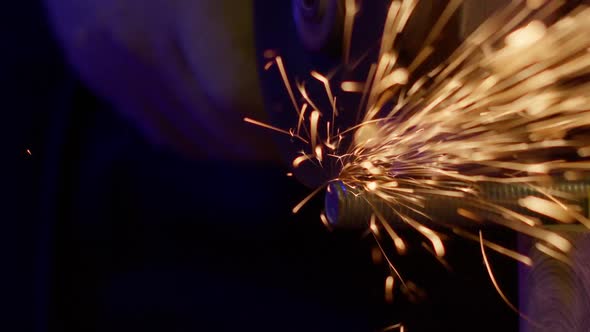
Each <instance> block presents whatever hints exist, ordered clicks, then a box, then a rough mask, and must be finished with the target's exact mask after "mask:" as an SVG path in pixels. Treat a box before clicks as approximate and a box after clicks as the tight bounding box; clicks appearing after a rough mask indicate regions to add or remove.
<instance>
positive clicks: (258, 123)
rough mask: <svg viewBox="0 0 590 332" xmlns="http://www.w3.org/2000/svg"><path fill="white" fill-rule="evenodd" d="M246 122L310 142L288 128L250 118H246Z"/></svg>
mask: <svg viewBox="0 0 590 332" xmlns="http://www.w3.org/2000/svg"><path fill="white" fill-rule="evenodd" d="M244 122H247V123H250V124H253V125H256V126H259V127H263V128H266V129H270V130H274V131H276V132H279V133H281V134H285V135H289V136H291V137H295V138H297V139H299V140H301V141H302V142H304V143H305V144H308V142H307V140H306V139H305V138H303V137H301V136H299V135H294V134H293V133H292V132H290V131H288V130H284V129H281V128H277V127H275V126H271V125H269V124H266V123H264V122H260V121H257V120H253V119H250V118H244Z"/></svg>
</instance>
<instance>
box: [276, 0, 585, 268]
mask: <svg viewBox="0 0 590 332" xmlns="http://www.w3.org/2000/svg"><path fill="white" fill-rule="evenodd" d="M347 3H348V2H347ZM461 3H462V1H459V0H451V1H449V2H448V4H447V6H446V7H445V8H444V10H443V11H442V13H441V14H440V16H439V17H438V19H437V20H436V21H435V22H434V24H433V25H432V27H431V29H430V30H429V31H430V32H429V34H428V35H427V37H426V38H425V40H424V41H423V44H422V48H421V49H420V50H419V51H418V53H417V55H416V56H415V57H414V58H413V59H412V61H411V62H410V63H409V64H407V65H406V66H404V65H402V63H401V61H399V51H398V50H399V45H398V37H399V35H400V33H401V32H403V31H404V28H405V27H406V25H407V23H408V20H409V18H410V17H411V16H412V14H413V11H414V10H415V8H416V4H417V1H416V0H404V1H397V0H396V1H392V2H391V5H390V9H389V11H388V14H387V18H386V22H385V30H384V31H383V35H382V39H381V42H380V49H379V50H378V56H377V58H376V61H375V62H374V63H373V64H372V66H370V68H371V70H369V76H368V77H367V79H366V81H365V82H342V83H341V86H340V88H341V90H342V92H343V93H359V94H362V98H361V100H362V101H361V103H362V105H361V107H360V110H361V111H362V112H361V114H360V116H359V119H360V120H359V122H358V123H357V124H355V125H354V126H353V127H351V128H344V129H342V130H339V129H337V128H339V127H338V125H337V122H338V118H337V116H338V114H337V111H336V106H335V104H336V97H335V96H334V95H333V94H332V91H333V90H331V89H330V82H329V80H328V79H327V78H325V77H324V76H322V75H321V74H320V73H318V72H312V73H310V75H311V76H312V77H313V78H314V79H316V80H319V81H321V82H322V83H324V84H325V86H326V95H327V96H328V98H329V99H330V102H331V106H332V108H333V113H334V114H333V115H334V116H336V118H334V117H332V118H330V119H329V121H330V122H331V123H329V124H328V128H331V129H329V130H328V131H327V133H326V136H327V137H320V134H319V131H318V130H317V128H320V127H322V124H321V122H322V121H325V118H324V117H320V116H319V115H320V111H321V110H318V109H317V108H316V106H315V104H314V103H313V101H312V99H311V98H310V96H309V95H307V93H306V92H305V90H304V89H303V90H302V89H299V91H300V93H301V94H302V96H301V98H296V97H294V96H293V92H292V91H293V89H292V87H291V83H290V82H289V79H288V77H287V74H286V70H285V67H284V64H283V59H282V58H280V57H279V58H277V59H275V63H276V64H277V65H278V66H279V70H280V73H281V76H282V77H283V80H284V84H285V87H286V91H287V92H288V93H289V95H290V96H291V100H292V101H293V107H294V111H295V112H296V114H297V115H298V116H299V117H300V118H301V119H300V121H299V123H298V124H297V123H295V124H294V126H295V127H296V128H297V130H294V129H291V130H287V131H284V130H279V131H281V132H283V133H289V134H290V135H291V136H294V137H299V135H302V134H303V131H301V130H300V128H301V127H302V124H303V126H304V128H305V129H306V130H305V133H306V134H307V135H308V136H309V137H305V138H302V139H303V140H305V141H306V142H309V151H304V152H302V155H301V156H300V157H299V158H297V159H296V160H295V162H294V163H293V165H294V166H295V167H297V166H299V165H300V164H301V163H303V162H315V163H317V165H318V166H319V167H321V165H323V164H325V163H326V162H328V161H330V160H331V161H334V163H335V164H338V165H339V167H340V172H339V175H338V176H337V178H335V179H332V181H341V182H342V183H344V184H345V185H346V186H347V187H348V188H350V189H351V190H353V191H354V192H355V194H356V195H359V196H361V197H362V196H363V195H365V194H367V193H370V194H371V195H373V196H375V197H378V198H379V199H381V200H382V201H383V202H385V203H386V205H387V206H388V208H390V209H391V210H392V211H393V213H394V214H396V215H397V217H398V219H399V221H400V222H401V223H402V224H405V225H406V226H409V227H410V228H411V229H414V230H415V231H417V232H418V233H419V234H421V235H422V236H423V237H424V238H425V240H427V241H428V242H429V243H430V245H431V247H432V252H433V253H434V254H435V256H439V257H442V256H444V255H445V248H444V243H443V237H442V236H441V234H440V232H441V229H440V228H437V229H436V230H435V229H433V228H432V227H431V223H430V222H426V223H425V222H423V220H422V219H424V220H427V221H432V223H433V224H436V225H437V226H442V229H444V228H445V227H446V228H447V229H446V230H447V231H449V233H454V234H457V235H459V236H462V237H464V238H467V239H472V240H475V241H480V242H481V245H482V246H487V247H488V248H490V249H492V250H495V251H497V252H500V253H502V254H505V255H507V256H509V257H512V258H514V259H517V260H519V261H521V262H525V263H527V264H530V259H529V258H528V257H526V256H523V255H521V254H519V253H516V252H514V251H512V250H509V249H508V248H503V247H501V246H498V245H496V244H493V243H491V242H488V241H483V240H481V238H480V237H478V235H477V234H478V233H477V231H475V232H473V230H469V229H456V228H455V227H454V226H453V225H452V223H451V222H450V221H449V220H437V216H435V215H427V214H426V213H425V212H424V205H425V202H426V201H427V200H428V199H431V198H432V197H437V196H438V197H455V198H460V199H464V200H465V201H466V202H469V203H470V204H469V207H467V206H466V207H463V208H459V209H457V211H456V214H457V216H462V217H466V218H467V219H469V220H472V221H473V223H474V225H476V226H477V225H478V224H480V223H481V221H482V220H486V221H488V222H492V223H496V224H499V225H501V226H503V227H506V228H507V229H512V230H514V231H517V232H520V233H523V234H526V235H528V236H531V237H533V238H536V239H537V240H539V241H541V243H543V244H544V245H545V246H547V247H548V248H550V249H551V250H547V251H546V253H548V254H550V255H553V256H554V257H556V258H558V259H559V258H560V257H564V255H566V254H567V252H568V251H569V250H570V249H571V244H570V243H569V241H568V240H566V239H565V238H563V237H561V236H560V235H558V234H556V233H553V232H551V231H548V230H546V229H544V228H543V227H542V225H541V223H540V222H539V219H538V218H537V217H535V216H538V215H543V216H544V217H546V218H547V219H551V220H553V221H554V222H557V223H581V224H583V225H585V226H586V227H590V220H589V219H588V218H587V216H584V215H582V214H581V213H579V208H577V207H576V206H574V205H572V204H571V202H570V201H569V200H568V194H567V193H565V192H559V191H550V190H545V189H543V188H546V187H547V186H546V185H547V184H548V183H551V182H554V181H556V179H567V180H570V179H574V178H575V179H582V178H587V176H588V175H589V174H588V173H589V171H590V159H589V157H590V130H589V129H590V79H589V78H590V34H589V33H586V32H587V31H590V8H588V7H586V6H579V7H576V8H574V9H567V10H566V9H565V2H564V1H551V0H547V1H541V0H537V1H533V0H529V1H523V0H514V1H512V2H511V3H510V4H509V5H508V6H506V7H505V8H503V9H501V10H500V11H498V12H497V13H495V14H494V15H492V16H491V17H490V18H489V19H487V20H486V21H485V22H484V23H482V24H481V25H480V26H479V27H478V28H477V29H476V30H475V31H474V32H473V33H472V34H471V35H469V36H468V37H467V38H466V40H465V41H464V42H463V43H462V44H461V45H460V46H459V47H457V49H456V50H455V51H454V52H453V53H452V54H451V55H450V56H449V57H448V58H447V59H446V60H444V61H443V62H441V63H440V64H438V66H436V67H435V68H434V69H431V70H429V71H427V73H426V74H425V75H422V76H417V74H416V73H417V72H419V71H420V69H421V68H422V66H424V64H425V63H426V62H427V61H428V60H429V59H430V57H431V56H432V55H433V54H435V53H436V49H437V45H436V41H437V37H438V36H439V34H440V33H441V31H444V29H445V27H446V26H447V24H448V22H449V21H450V20H451V18H452V17H453V15H454V14H455V13H456V11H457V10H459V9H460V8H461ZM360 5H361V6H362V4H360ZM349 6H351V5H350V4H349ZM356 6H359V4H357V5H356ZM351 7H352V6H351ZM350 12H354V13H356V12H358V8H356V7H355V8H354V10H352V9H351V10H350ZM350 12H347V13H350ZM348 15H349V16H347V19H348V20H347V28H346V29H347V33H346V34H345V38H350V30H352V29H354V25H353V22H354V20H353V19H352V18H353V16H352V14H348ZM343 44H344V45H345V47H346V56H345V61H346V62H348V61H349V59H348V57H349V50H348V48H349V47H350V41H349V40H348V39H346V40H344V41H343ZM300 87H301V86H300ZM334 91H335V90H334ZM312 97H314V96H312ZM300 103H301V104H300ZM307 108H309V109H310V110H309V112H307V113H306V114H303V113H304V112H301V109H307ZM347 111H348V112H350V111H351V110H345V111H344V112H347ZM304 116H305V117H306V119H303V117H304ZM306 123H309V127H310V130H307V127H305V124H306ZM266 127H267V128H268V126H266ZM347 137H350V140H346V138H347ZM341 142H351V143H347V144H346V145H345V144H341ZM490 182H491V183H498V184H519V185H525V186H529V187H531V188H533V189H534V190H535V191H536V194H537V195H534V196H529V197H525V198H523V199H521V200H520V201H519V202H518V205H519V209H518V210H516V209H510V208H507V207H504V206H501V205H498V204H496V203H494V202H491V201H489V200H487V199H485V198H484V197H482V196H481V195H480V185H481V184H482V183H490ZM317 192H318V190H316V191H314V193H312V195H313V194H316V193H317ZM310 197H311V195H310ZM310 197H307V198H306V199H305V200H304V201H303V203H305V202H307V201H308V200H309V198H310ZM301 206H302V204H300V205H298V206H297V210H298V209H300V208H301ZM473 207H475V208H473ZM401 211H413V212H415V214H418V215H422V216H423V218H422V219H421V220H416V219H415V218H413V217H411V216H410V215H407V214H404V213H402V212H401ZM382 212H383V211H377V210H376V211H375V213H374V215H373V216H372V217H371V219H370V220H366V223H367V226H368V228H369V229H370V231H371V232H373V233H374V235H375V237H376V238H377V239H382V236H383V235H387V236H389V237H390V239H391V241H392V242H393V243H395V246H396V247H397V249H398V251H399V252H403V251H405V247H406V244H405V243H404V240H403V239H401V238H400V236H399V235H398V233H397V232H396V230H395V225H393V224H392V223H390V222H389V221H388V220H384V218H383V216H382ZM324 219H325V218H324ZM476 228H477V227H476ZM380 247H381V246H380ZM400 248H401V249H403V250H400ZM386 257H387V255H386ZM396 273H397V271H396Z"/></svg>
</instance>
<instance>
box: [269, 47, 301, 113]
mask: <svg viewBox="0 0 590 332" xmlns="http://www.w3.org/2000/svg"><path fill="white" fill-rule="evenodd" d="M275 62H276V63H277V66H278V67H279V72H280V73H281V78H282V79H283V84H284V85H285V88H286V89H287V92H288V93H289V98H291V103H292V104H293V108H294V109H295V111H296V112H297V113H299V106H297V101H296V100H295V95H294V94H293V88H292V87H291V83H290V81H289V77H288V76H287V71H286V70H285V65H284V64H283V58H282V57H280V56H277V57H276V58H275Z"/></svg>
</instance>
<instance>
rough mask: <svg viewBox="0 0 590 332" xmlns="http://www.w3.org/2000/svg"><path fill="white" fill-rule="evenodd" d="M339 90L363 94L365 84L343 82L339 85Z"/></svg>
mask: <svg viewBox="0 0 590 332" xmlns="http://www.w3.org/2000/svg"><path fill="white" fill-rule="evenodd" d="M340 89H342V91H344V92H363V90H364V89H365V83H364V82H352V81H345V82H342V83H341V84H340Z"/></svg>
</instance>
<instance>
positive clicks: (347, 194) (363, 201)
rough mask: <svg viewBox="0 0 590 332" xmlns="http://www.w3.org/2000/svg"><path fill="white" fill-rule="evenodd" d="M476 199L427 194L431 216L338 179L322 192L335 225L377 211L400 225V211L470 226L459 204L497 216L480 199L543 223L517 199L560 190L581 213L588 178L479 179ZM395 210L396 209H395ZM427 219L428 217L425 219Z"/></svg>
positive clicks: (354, 224)
mask: <svg viewBox="0 0 590 332" xmlns="http://www.w3.org/2000/svg"><path fill="white" fill-rule="evenodd" d="M477 190H478V192H479V194H478V197H479V199H477V200H476V199H474V198H469V197H465V198H459V197H449V196H443V195H434V194H429V195H427V196H426V200H425V202H424V207H421V208H420V211H421V212H422V213H423V214H424V215H427V216H431V218H425V217H424V215H421V214H419V213H417V212H416V211H413V210H412V209H409V208H407V207H403V206H395V207H394V209H395V211H394V209H392V207H391V203H388V202H385V201H383V199H381V198H379V197H377V196H375V195H373V194H371V193H369V192H363V193H359V192H353V191H352V190H351V188H349V187H347V186H346V185H344V184H343V183H342V182H340V181H335V182H333V183H331V184H330V185H329V187H328V190H327V192H326V196H325V209H326V216H327V217H328V220H329V222H330V223H331V224H332V225H333V226H335V227H337V228H361V227H366V225H367V222H368V221H369V219H370V217H371V215H372V214H373V213H375V211H378V212H379V213H380V214H381V215H382V216H383V217H384V218H385V219H386V220H387V221H388V222H389V223H394V224H396V223H397V224H399V225H403V224H405V223H403V222H402V221H401V220H400V218H399V216H398V215H399V214H402V215H406V216H409V217H411V218H412V219H414V220H417V221H421V222H429V223H433V222H434V223H437V222H439V223H440V222H444V223H445V224H446V225H451V226H463V227H465V226H467V227H473V226H474V225H475V223H474V222H473V221H472V220H468V219H467V218H465V217H462V216H461V215H459V214H458V213H457V210H458V209H459V208H462V209H466V210H469V211H470V212H473V213H476V214H477V215H478V216H479V217H481V218H482V219H494V217H495V218H498V214H497V213H496V214H495V215H494V213H493V212H491V211H489V210H486V209H483V208H482V206H481V200H482V199H483V200H485V201H487V202H490V203H493V204H496V205H499V206H501V207H504V208H507V209H510V210H512V211H515V212H519V213H522V214H526V215H531V216H534V217H537V218H539V219H540V220H541V221H543V223H548V224H550V223H554V221H551V220H550V218H548V217H546V216H543V215H540V214H536V213H534V212H532V211H530V210H528V209H526V208H524V207H522V206H521V205H519V199H522V198H525V197H528V196H536V197H541V198H543V197H546V196H544V195H543V193H542V192H560V193H566V194H567V195H568V199H567V200H563V201H564V202H565V203H566V204H575V205H578V206H579V207H580V208H581V209H582V210H581V211H578V212H579V213H581V214H583V215H584V216H588V212H589V206H588V205H589V194H590V181H588V180H586V181H561V182H554V183H551V184H548V185H545V186H543V187H542V189H541V190H537V189H535V188H533V187H532V186H529V185H526V184H499V183H493V182H482V183H478V184H477ZM396 211H397V212H396ZM425 219H428V220H425Z"/></svg>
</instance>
